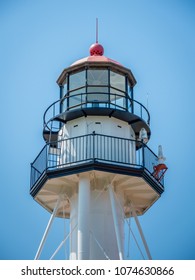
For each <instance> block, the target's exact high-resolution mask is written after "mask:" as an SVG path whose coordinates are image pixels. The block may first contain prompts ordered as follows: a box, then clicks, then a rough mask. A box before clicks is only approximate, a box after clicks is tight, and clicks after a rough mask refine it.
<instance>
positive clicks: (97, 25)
mask: <svg viewBox="0 0 195 280" xmlns="http://www.w3.org/2000/svg"><path fill="white" fill-rule="evenodd" d="M96 43H98V18H96Z"/></svg>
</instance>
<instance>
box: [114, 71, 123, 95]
mask: <svg viewBox="0 0 195 280" xmlns="http://www.w3.org/2000/svg"><path fill="white" fill-rule="evenodd" d="M110 86H111V87H114V88H118V89H120V90H122V91H125V76H123V75H121V74H118V73H116V72H113V71H110Z"/></svg>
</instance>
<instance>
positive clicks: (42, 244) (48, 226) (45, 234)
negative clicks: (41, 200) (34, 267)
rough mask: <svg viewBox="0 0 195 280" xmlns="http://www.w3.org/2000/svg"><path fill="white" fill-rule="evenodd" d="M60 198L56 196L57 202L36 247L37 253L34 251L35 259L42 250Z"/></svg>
mask: <svg viewBox="0 0 195 280" xmlns="http://www.w3.org/2000/svg"><path fill="white" fill-rule="evenodd" d="M60 200H61V197H60V196H59V198H58V200H57V203H56V205H55V208H54V210H53V213H52V215H51V217H50V219H49V222H48V225H47V227H46V230H45V232H44V235H43V237H42V240H41V243H40V245H39V248H38V250H37V253H36V256H35V260H38V259H39V257H40V254H41V252H42V250H43V246H44V244H45V241H46V238H47V235H48V232H49V230H50V228H51V225H52V223H53V220H54V218H55V216H56V212H57V210H58V207H59V204H60Z"/></svg>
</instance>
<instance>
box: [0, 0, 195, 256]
mask: <svg viewBox="0 0 195 280" xmlns="http://www.w3.org/2000/svg"><path fill="white" fill-rule="evenodd" d="M96 17H98V18H99V42H100V43H101V44H102V45H103V46H104V49H105V55H106V56H108V57H110V58H112V59H114V60H117V61H119V62H120V63H121V64H123V65H124V66H126V67H127V68H130V69H131V70H132V72H133V74H134V76H135V77H136V80H137V85H136V87H135V98H136V99H137V100H140V101H141V102H142V103H143V104H144V105H146V103H147V94H148V95H149V100H148V106H149V111H150V114H151V130H152V137H151V140H150V142H149V143H148V145H149V147H150V148H151V149H152V150H154V151H156V152H157V147H158V145H159V144H162V145H163V149H164V154H165V156H166V158H167V162H166V163H167V165H168V167H169V170H168V172H167V174H166V178H165V187H166V188H165V192H164V194H163V195H162V197H161V199H160V200H158V201H157V203H155V204H154V205H153V207H152V208H150V209H149V211H147V213H146V214H145V215H144V216H142V217H141V218H140V222H141V224H142V227H143V230H144V233H145V237H146V239H147V241H148V245H149V248H150V250H151V254H152V256H153V258H154V259H195V242H194V240H195V164H194V159H195V148H194V139H195V125H194V113H195V109H194V107H195V105H194V104H195V2H194V1H193V0H191V1H190V0H185V1H184V0H147V1H146V0H145V1H144V0H137V1H136V0H120V1H118V0H116V1H105V0H103V1H102V0H99V1H98V2H97V1H96V2H94V1H88V0H83V1H76V0H74V1H66V0H56V1H52V0H40V1H39V0H34V1H28V0H16V1H14V0H1V1H0V39H1V43H0V91H1V93H0V117H1V119H0V120H1V132H0V135H1V136H0V155H1V168H0V172H1V180H0V193H1V196H0V201H1V203H0V209H1V219H0V220H1V222H0V229H1V230H0V259H33V258H34V256H35V253H36V250H37V248H38V245H39V242H40V239H41V237H42V234H43V232H44V230H45V227H46V224H47V222H48V219H49V217H50V215H49V213H47V212H46V210H44V209H43V208H42V207H41V206H40V205H38V204H37V203H36V202H34V201H33V199H32V198H31V196H30V195H29V181H30V162H32V161H33V160H34V158H35V157H36V155H37V154H38V153H39V151H40V150H41V148H42V146H43V145H44V141H43V139H42V116H43V113H44V111H45V110H46V108H47V107H48V106H49V105H50V104H51V103H52V102H53V101H55V100H57V99H58V97H59V90H58V86H57V84H56V80H57V78H58V76H59V75H60V73H61V71H62V70H63V69H64V68H66V67H68V66H69V65H70V64H71V63H72V62H74V61H75V60H77V59H80V58H82V57H85V56H88V49H89V46H90V45H91V44H92V43H94V41H95V18H96ZM61 227H62V226H61V224H60V221H59V219H58V220H57V221H56V225H55V229H54V231H52V232H51V235H50V236H49V240H48V241H53V245H54V243H55V242H57V244H58V243H59V242H60V241H61V240H62V238H63V236H62V235H61V233H60V232H61ZM51 246H52V245H51ZM45 250H46V252H44V253H43V258H44V257H46V255H47V253H48V252H50V251H52V252H53V249H51V247H50V245H48V246H47V245H46V249H45ZM135 257H136V258H138V256H135Z"/></svg>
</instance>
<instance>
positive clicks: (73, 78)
mask: <svg viewBox="0 0 195 280" xmlns="http://www.w3.org/2000/svg"><path fill="white" fill-rule="evenodd" d="M85 82H86V79H85V71H81V72H77V73H75V74H71V75H70V76H69V90H73V89H76V88H80V87H83V86H85Z"/></svg>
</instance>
